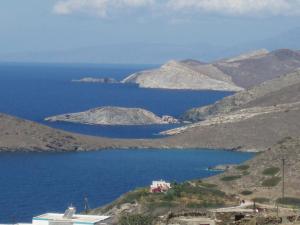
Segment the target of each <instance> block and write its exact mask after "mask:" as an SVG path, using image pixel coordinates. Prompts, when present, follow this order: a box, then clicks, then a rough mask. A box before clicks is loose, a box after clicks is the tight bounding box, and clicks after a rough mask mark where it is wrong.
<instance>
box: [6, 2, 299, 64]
mask: <svg viewBox="0 0 300 225" xmlns="http://www.w3.org/2000/svg"><path fill="white" fill-rule="evenodd" d="M299 21H300V0H164V1H163V0H42V1H41V0H26V1H20V0H2V1H1V2H0V37H1V42H0V50H1V51H0V61H41V62H91V63H162V62H163V61H165V60H168V59H180V58H182V59H183V58H197V59H199V60H200V59H203V60H213V59H215V58H220V57H225V56H227V55H230V54H238V53H239V52H242V51H247V50H251V49H256V48H262V47H266V48H271V50H272V49H275V48H277V47H278V48H283V47H295V48H300V46H299V47H298V44H297V43H298V41H297V40H298V39H297V37H299V35H300V28H299V27H300V24H299ZM295 39H296V40H295ZM279 40H280V41H279ZM296 42H297V43H296Z"/></svg>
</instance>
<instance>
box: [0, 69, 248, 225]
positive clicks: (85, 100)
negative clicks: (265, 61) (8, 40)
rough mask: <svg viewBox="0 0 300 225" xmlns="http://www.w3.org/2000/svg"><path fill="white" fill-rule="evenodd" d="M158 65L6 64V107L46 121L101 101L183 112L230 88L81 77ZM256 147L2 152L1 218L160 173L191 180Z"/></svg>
mask: <svg viewBox="0 0 300 225" xmlns="http://www.w3.org/2000/svg"><path fill="white" fill-rule="evenodd" d="M146 68H151V66H117V65H100V66H99V65H33V64H32V65H30V64H27V65H26V64H23V65H22V64H0V112H5V113H8V114H12V115H16V116H19V117H22V118H26V119H30V120H33V121H37V122H41V123H45V122H44V121H43V119H44V118H45V117H48V116H52V115H56V114H61V113H69V112H78V111H83V110H87V109H90V108H94V107H99V106H106V105H112V106H125V107H142V108H145V109H148V110H150V111H152V112H154V113H156V114H158V115H164V114H168V115H172V116H179V115H181V114H182V113H183V112H184V111H185V110H187V109H190V108H192V107H195V106H200V105H207V104H210V103H213V102H215V101H217V100H219V99H221V98H222V97H224V96H227V95H230V94H231V93H228V92H215V91H169V90H158V89H139V88H137V87H136V86H133V85H120V84H113V85H109V84H80V83H71V82H70V81H71V80H72V79H78V78H81V77H84V76H109V77H115V78H117V79H122V78H124V77H125V76H127V75H129V74H131V73H133V72H136V71H139V70H141V69H146ZM45 124H47V125H49V126H53V127H57V128H61V129H65V130H69V131H74V132H78V133H85V134H91V135H101V136H108V137H129V138H140V137H156V134H157V133H158V132H160V131H162V130H164V129H166V128H171V127H173V126H138V127H137V126H118V127H108V126H88V125H79V124H71V123H49V124H48V123H45ZM250 157H252V154H247V153H234V152H223V151H199V150H198V151H195V150H188V151H184V152H183V151H168V152H167V151H159V150H153V151H144V150H143V151H142V150H141V151H140V150H138V151H125V150H124V151H102V152H90V153H67V154H65V153H59V154H6V153H4V154H0V223H1V222H2V223H8V222H20V221H22V222H28V221H30V219H31V217H32V216H33V215H37V214H40V213H44V212H48V211H59V212H61V211H63V210H64V209H65V208H66V207H67V206H68V205H69V204H70V203H73V204H75V206H77V207H78V208H79V209H82V202H83V197H84V196H85V195H87V196H88V197H89V202H90V206H91V207H97V206H100V205H103V204H106V203H109V202H111V201H113V200H114V199H116V198H117V197H119V196H120V195H121V194H123V193H125V192H127V191H129V190H132V189H134V188H136V187H139V186H145V185H149V183H150V182H151V181H152V180H154V179H161V178H163V179H166V180H169V181H174V180H176V181H184V180H188V179H194V178H201V177H207V176H210V175H214V174H215V172H211V171H207V170H206V168H207V167H209V166H214V165H218V164H224V163H226V164H227V163H240V162H242V161H244V160H247V159H249V158H250Z"/></svg>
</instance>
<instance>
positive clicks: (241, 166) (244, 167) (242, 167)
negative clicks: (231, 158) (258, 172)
mask: <svg viewBox="0 0 300 225" xmlns="http://www.w3.org/2000/svg"><path fill="white" fill-rule="evenodd" d="M249 168H250V166H248V165H240V166H237V167H236V169H237V170H242V171H245V170H248V169H249Z"/></svg>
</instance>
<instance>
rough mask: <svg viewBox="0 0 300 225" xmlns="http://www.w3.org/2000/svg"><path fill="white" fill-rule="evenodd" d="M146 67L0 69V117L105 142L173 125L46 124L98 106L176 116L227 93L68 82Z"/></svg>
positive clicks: (149, 133)
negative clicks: (96, 137)
mask: <svg viewBox="0 0 300 225" xmlns="http://www.w3.org/2000/svg"><path fill="white" fill-rule="evenodd" d="M147 68H150V66H128V65H127V66H118V65H34V64H32V65H30V64H24V65H22V64H0V112H5V113H9V114H12V115H16V116H19V117H22V118H26V119H30V120H34V121H37V122H41V123H45V124H47V125H49V126H52V127H57V128H61V129H65V130H69V131H74V132H78V133H85V134H91V135H101V136H107V137H126V138H135V137H137V138H140V137H154V136H156V134H157V133H159V132H160V131H162V130H165V129H168V128H173V127H174V125H167V126H166V125H163V126H162V125H158V126H157V125H154V126H129V127H128V126H116V127H111V126H89V125H78V124H71V123H46V122H44V121H43V120H44V118H45V117H48V116H52V115H57V114H62V113H70V112H78V111H84V110H87V109H90V108H95V107H100V106H108V105H109V106H124V107H141V108H145V109H148V110H150V111H152V112H154V113H156V114H158V115H172V116H179V115H181V114H182V113H183V112H184V111H186V110H187V109H190V108H192V107H196V106H200V105H207V104H210V103H213V102H215V101H217V100H219V99H220V98H222V97H224V96H227V95H229V94H231V93H229V92H216V91H170V90H159V89H141V88H138V87H136V86H134V85H121V84H91V83H89V84H83V83H72V82H70V81H71V80H72V79H79V78H81V77H84V76H96V77H97V76H99V77H100V76H108V77H115V78H117V79H119V80H121V79H122V78H124V77H126V76H127V75H129V74H131V73H134V72H136V71H140V70H142V69H147Z"/></svg>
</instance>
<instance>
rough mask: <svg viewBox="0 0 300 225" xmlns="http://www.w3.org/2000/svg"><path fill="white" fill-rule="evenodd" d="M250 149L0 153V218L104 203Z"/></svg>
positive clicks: (201, 171) (200, 171) (201, 173)
mask: <svg viewBox="0 0 300 225" xmlns="http://www.w3.org/2000/svg"><path fill="white" fill-rule="evenodd" d="M250 157H252V154H250V153H236V152H224V151H209V150H207V151H205V150H201V151H200V150H187V151H177V150H174V151H159V150H153V151H145V150H143V151H142V150H138V151H128V150H123V151H117V150H116V151H102V152H88V153H62V154H61V153H58V154H31V153H30V154H6V153H5V154H0V184H1V185H0V223H8V222H20V221H22V222H24V221H25V222H29V221H30V219H31V217H32V216H33V215H38V214H40V213H44V212H49V211H52V212H62V211H63V210H64V209H65V208H66V207H67V206H68V205H69V204H70V203H73V204H74V205H75V206H76V207H77V208H79V210H82V205H83V198H84V196H85V195H87V196H88V198H89V203H90V206H91V207H97V206H100V205H103V204H106V203H109V202H111V201H113V200H114V199H116V198H117V197H119V196H120V195H121V194H123V193H125V192H127V191H129V190H132V189H134V188H135V187H141V186H146V185H149V184H150V182H151V181H152V180H155V179H161V178H162V179H166V180H168V181H175V180H176V181H184V180H188V179H194V178H202V177H207V176H211V175H214V174H216V172H212V171H207V170H206V168H207V167H209V166H214V165H218V164H224V163H226V164H227V163H240V162H243V161H245V160H247V159H249V158H250Z"/></svg>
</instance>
